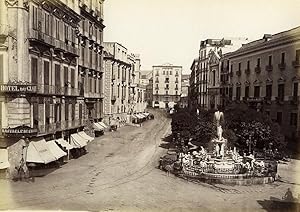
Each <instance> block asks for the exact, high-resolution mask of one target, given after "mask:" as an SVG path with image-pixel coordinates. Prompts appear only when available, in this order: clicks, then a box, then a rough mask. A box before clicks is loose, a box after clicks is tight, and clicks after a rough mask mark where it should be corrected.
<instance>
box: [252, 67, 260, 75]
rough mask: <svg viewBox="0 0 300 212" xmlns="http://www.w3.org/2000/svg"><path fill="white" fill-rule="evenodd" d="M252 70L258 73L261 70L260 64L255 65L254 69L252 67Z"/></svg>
mask: <svg viewBox="0 0 300 212" xmlns="http://www.w3.org/2000/svg"><path fill="white" fill-rule="evenodd" d="M254 71H255V72H256V73H258V74H259V73H260V72H261V67H260V66H256V67H255V69H254Z"/></svg>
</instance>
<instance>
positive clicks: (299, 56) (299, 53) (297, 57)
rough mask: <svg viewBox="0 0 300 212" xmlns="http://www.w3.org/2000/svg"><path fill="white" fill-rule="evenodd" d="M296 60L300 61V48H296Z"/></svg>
mask: <svg viewBox="0 0 300 212" xmlns="http://www.w3.org/2000/svg"><path fill="white" fill-rule="evenodd" d="M296 61H300V49H297V50H296Z"/></svg>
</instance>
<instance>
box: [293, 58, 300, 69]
mask: <svg viewBox="0 0 300 212" xmlns="http://www.w3.org/2000/svg"><path fill="white" fill-rule="evenodd" d="M292 65H293V66H294V67H295V68H296V67H299V66H300V60H299V59H297V60H294V61H293V62H292Z"/></svg>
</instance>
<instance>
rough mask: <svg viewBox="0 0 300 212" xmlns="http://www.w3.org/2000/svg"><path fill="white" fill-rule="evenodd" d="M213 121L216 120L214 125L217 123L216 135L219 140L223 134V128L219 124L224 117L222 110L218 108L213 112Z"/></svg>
mask: <svg viewBox="0 0 300 212" xmlns="http://www.w3.org/2000/svg"><path fill="white" fill-rule="evenodd" d="M214 118H215V121H216V125H217V135H218V139H219V140H221V139H222V134H223V129H222V126H221V121H222V120H223V119H224V114H223V112H220V111H219V110H218V111H216V112H215V115H214Z"/></svg>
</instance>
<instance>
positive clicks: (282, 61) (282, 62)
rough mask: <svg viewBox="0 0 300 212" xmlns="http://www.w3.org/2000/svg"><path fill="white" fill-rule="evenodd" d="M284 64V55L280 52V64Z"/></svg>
mask: <svg viewBox="0 0 300 212" xmlns="http://www.w3.org/2000/svg"><path fill="white" fill-rule="evenodd" d="M284 63H285V53H284V52H282V53H281V64H284Z"/></svg>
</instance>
